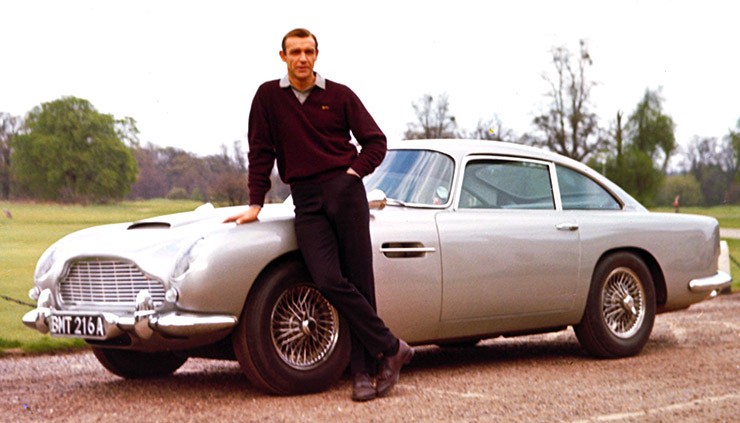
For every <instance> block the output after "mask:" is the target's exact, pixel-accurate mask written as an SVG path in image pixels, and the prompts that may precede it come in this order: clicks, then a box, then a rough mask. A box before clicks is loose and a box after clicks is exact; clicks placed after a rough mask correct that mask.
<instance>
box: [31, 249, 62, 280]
mask: <svg viewBox="0 0 740 423" xmlns="http://www.w3.org/2000/svg"><path fill="white" fill-rule="evenodd" d="M55 252H56V247H55V246H54V245H52V246H51V247H49V248H47V249H46V251H44V254H41V257H40V258H39V261H38V262H37V263H36V271H35V272H34V273H33V280H34V281H38V280H40V279H41V278H42V277H43V276H45V275H46V274H47V273H49V270H51V267H52V266H53V265H54V253H55Z"/></svg>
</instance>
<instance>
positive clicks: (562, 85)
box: [523, 40, 606, 161]
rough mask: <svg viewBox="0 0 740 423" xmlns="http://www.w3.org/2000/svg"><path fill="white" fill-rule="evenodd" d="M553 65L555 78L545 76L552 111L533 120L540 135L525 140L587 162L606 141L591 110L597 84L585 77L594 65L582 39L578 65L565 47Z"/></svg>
mask: <svg viewBox="0 0 740 423" xmlns="http://www.w3.org/2000/svg"><path fill="white" fill-rule="evenodd" d="M552 63H553V65H554V66H555V78H554V79H553V78H550V77H548V76H546V75H544V76H543V77H544V78H545V80H546V81H547V82H548V83H549V85H550V92H549V93H548V94H547V96H548V97H550V98H551V99H552V101H551V103H550V110H548V111H546V112H544V113H542V114H541V115H539V116H536V117H535V118H534V120H533V122H532V123H533V124H534V126H535V128H536V129H537V133H536V134H534V135H525V137H523V141H524V142H526V143H528V144H532V145H536V146H542V147H547V148H549V149H550V150H552V151H554V152H556V153H560V154H562V155H564V156H567V157H570V158H573V159H575V160H578V161H584V160H585V159H586V158H588V156H589V155H591V154H593V153H595V152H597V151H598V150H599V149H600V148H601V147H602V145H603V144H604V143H605V142H606V139H605V138H604V137H603V135H602V131H601V129H600V128H599V126H598V118H597V116H596V114H595V113H592V112H591V111H590V108H591V104H590V103H591V88H592V87H593V85H594V83H593V82H590V81H589V80H588V79H587V78H586V70H587V69H588V67H589V66H591V65H592V64H593V62H592V60H591V55H590V54H589V53H588V47H587V46H586V43H585V42H584V41H583V40H581V41H580V51H579V54H578V56H577V57H576V58H575V63H574V59H573V55H572V54H571V52H570V51H568V49H567V48H565V47H557V48H553V50H552Z"/></svg>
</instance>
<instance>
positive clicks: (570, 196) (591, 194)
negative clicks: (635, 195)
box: [557, 166, 622, 210]
mask: <svg viewBox="0 0 740 423" xmlns="http://www.w3.org/2000/svg"><path fill="white" fill-rule="evenodd" d="M557 173H558V185H559V186H560V198H561V199H562V201H563V210H620V209H621V208H622V206H621V205H620V204H619V202H618V201H617V200H615V199H614V197H612V196H611V194H609V193H608V192H607V191H606V190H605V189H604V188H602V187H601V185H599V184H598V183H596V182H595V181H594V180H592V179H591V178H589V177H588V176H586V175H584V174H582V173H580V172H576V171H575V170H572V169H568V168H567V167H563V166H557Z"/></svg>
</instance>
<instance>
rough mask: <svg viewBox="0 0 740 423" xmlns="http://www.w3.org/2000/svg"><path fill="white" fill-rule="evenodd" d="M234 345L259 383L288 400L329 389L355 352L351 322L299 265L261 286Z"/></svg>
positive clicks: (278, 270) (281, 269)
mask: <svg viewBox="0 0 740 423" xmlns="http://www.w3.org/2000/svg"><path fill="white" fill-rule="evenodd" d="M232 345H233V347H234V353H235V355H236V357H237V360H238V361H239V364H240V366H241V368H242V371H243V372H244V373H245V374H246V375H247V378H249V379H250V381H251V382H252V383H253V384H255V385H256V386H257V387H258V388H261V389H263V390H265V391H268V392H272V393H276V394H284V395H285V394H298V393H306V392H317V391H322V390H325V389H326V388H328V387H329V386H330V385H331V384H333V383H334V382H336V381H337V380H338V379H339V377H340V376H341V375H342V373H343V372H344V370H345V369H346V367H347V364H348V363H349V353H350V347H351V346H350V337H349V327H348V326H347V323H346V322H345V321H344V319H341V318H340V316H339V313H338V312H337V310H336V309H335V308H334V307H332V305H331V304H330V303H329V301H327V300H326V298H324V296H323V295H321V293H320V292H319V291H318V290H317V289H316V287H315V286H314V285H313V283H312V282H311V279H310V277H309V275H308V272H307V271H306V269H305V266H303V264H302V263H301V262H299V261H290V262H287V263H283V264H281V265H280V266H277V267H275V268H274V269H272V270H271V271H268V273H267V274H266V275H265V276H264V277H261V278H260V280H258V281H257V282H256V285H255V287H254V288H253V291H252V292H250V294H249V297H248V298H247V302H246V304H245V306H244V311H243V312H242V315H241V318H240V320H239V325H238V326H237V328H236V330H234V333H233V334H232Z"/></svg>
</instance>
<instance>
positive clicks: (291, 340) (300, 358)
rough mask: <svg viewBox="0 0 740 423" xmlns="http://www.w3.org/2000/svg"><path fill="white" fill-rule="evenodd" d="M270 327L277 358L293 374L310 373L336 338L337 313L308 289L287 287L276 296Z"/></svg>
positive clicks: (332, 347)
mask: <svg viewBox="0 0 740 423" xmlns="http://www.w3.org/2000/svg"><path fill="white" fill-rule="evenodd" d="M271 323H272V341H273V345H274V347H275V350H276V352H277V354H278V356H279V357H280V358H281V359H282V360H283V362H285V363H286V364H287V365H288V366H290V367H291V368H293V369H296V370H310V369H312V368H313V367H314V366H316V365H318V364H320V363H321V362H322V361H323V359H324V358H325V357H326V356H328V355H330V354H331V353H332V351H333V350H334V347H335V346H336V344H337V339H338V338H339V313H338V312H337V310H336V309H335V308H334V307H332V305H331V304H330V303H329V301H327V300H326V298H324V297H323V296H322V295H321V294H320V293H319V291H318V290H316V288H314V287H312V286H308V285H298V286H294V287H291V288H289V289H288V290H286V291H285V292H284V293H283V294H282V295H281V296H280V298H279V299H278V300H277V302H276V303H275V307H274V308H273V310H272V317H271Z"/></svg>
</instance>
